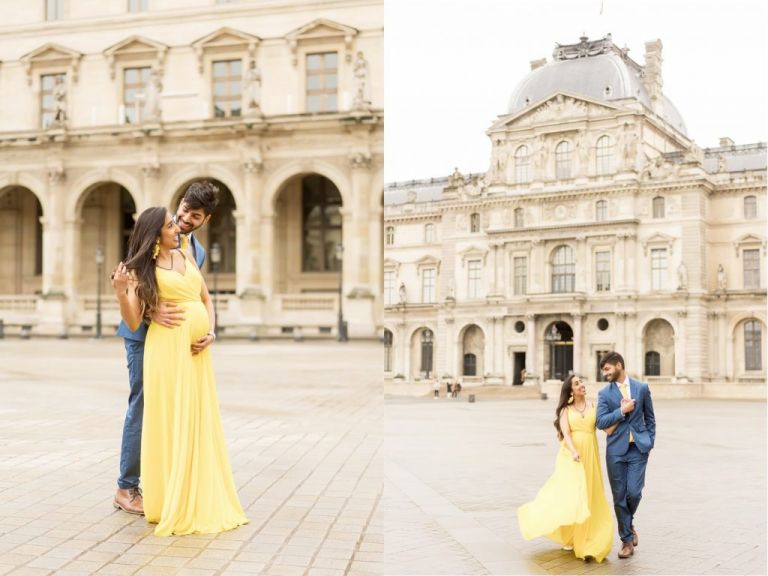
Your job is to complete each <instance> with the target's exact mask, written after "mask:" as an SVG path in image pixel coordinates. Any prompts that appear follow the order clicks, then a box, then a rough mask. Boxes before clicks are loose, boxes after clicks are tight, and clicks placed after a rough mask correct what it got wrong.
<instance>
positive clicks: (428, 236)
mask: <svg viewBox="0 0 768 576" xmlns="http://www.w3.org/2000/svg"><path fill="white" fill-rule="evenodd" d="M434 241H435V225H434V224H427V225H425V226H424V242H426V243H427V244H431V243H432V242H434Z"/></svg>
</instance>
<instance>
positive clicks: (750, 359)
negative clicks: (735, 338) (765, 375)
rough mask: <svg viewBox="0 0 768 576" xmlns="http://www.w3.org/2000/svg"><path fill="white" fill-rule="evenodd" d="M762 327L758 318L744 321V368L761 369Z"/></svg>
mask: <svg viewBox="0 0 768 576" xmlns="http://www.w3.org/2000/svg"><path fill="white" fill-rule="evenodd" d="M762 339H763V334H762V327H761V326H760V322H759V321H758V320H747V321H746V322H744V368H745V369H746V370H762V369H763V358H762V348H763V345H762Z"/></svg>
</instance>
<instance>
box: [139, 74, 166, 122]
mask: <svg viewBox="0 0 768 576" xmlns="http://www.w3.org/2000/svg"><path fill="white" fill-rule="evenodd" d="M162 91H163V85H162V84H161V83H160V75H159V74H158V73H157V70H155V69H152V72H150V75H149V82H147V85H146V87H145V88H144V115H143V116H142V119H141V120H142V122H159V121H160V93H161V92H162Z"/></svg>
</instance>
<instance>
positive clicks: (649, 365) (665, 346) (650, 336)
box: [643, 318, 675, 377]
mask: <svg viewBox="0 0 768 576" xmlns="http://www.w3.org/2000/svg"><path fill="white" fill-rule="evenodd" d="M674 374H675V331H674V329H673V328H672V325H671V324H670V323H669V322H667V321H666V320H663V319H662V318H656V319H654V320H651V321H650V322H648V324H646V325H645V330H644V335H643V375H644V376H646V377H655V376H662V377H664V376H666V377H672V376H674Z"/></svg>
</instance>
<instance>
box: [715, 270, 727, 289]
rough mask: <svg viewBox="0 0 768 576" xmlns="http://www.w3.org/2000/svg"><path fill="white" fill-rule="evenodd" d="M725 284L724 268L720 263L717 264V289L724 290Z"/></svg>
mask: <svg viewBox="0 0 768 576" xmlns="http://www.w3.org/2000/svg"><path fill="white" fill-rule="evenodd" d="M726 285H727V279H726V277H725V269H724V268H723V265H722V264H718V265H717V291H718V292H725V290H726Z"/></svg>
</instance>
